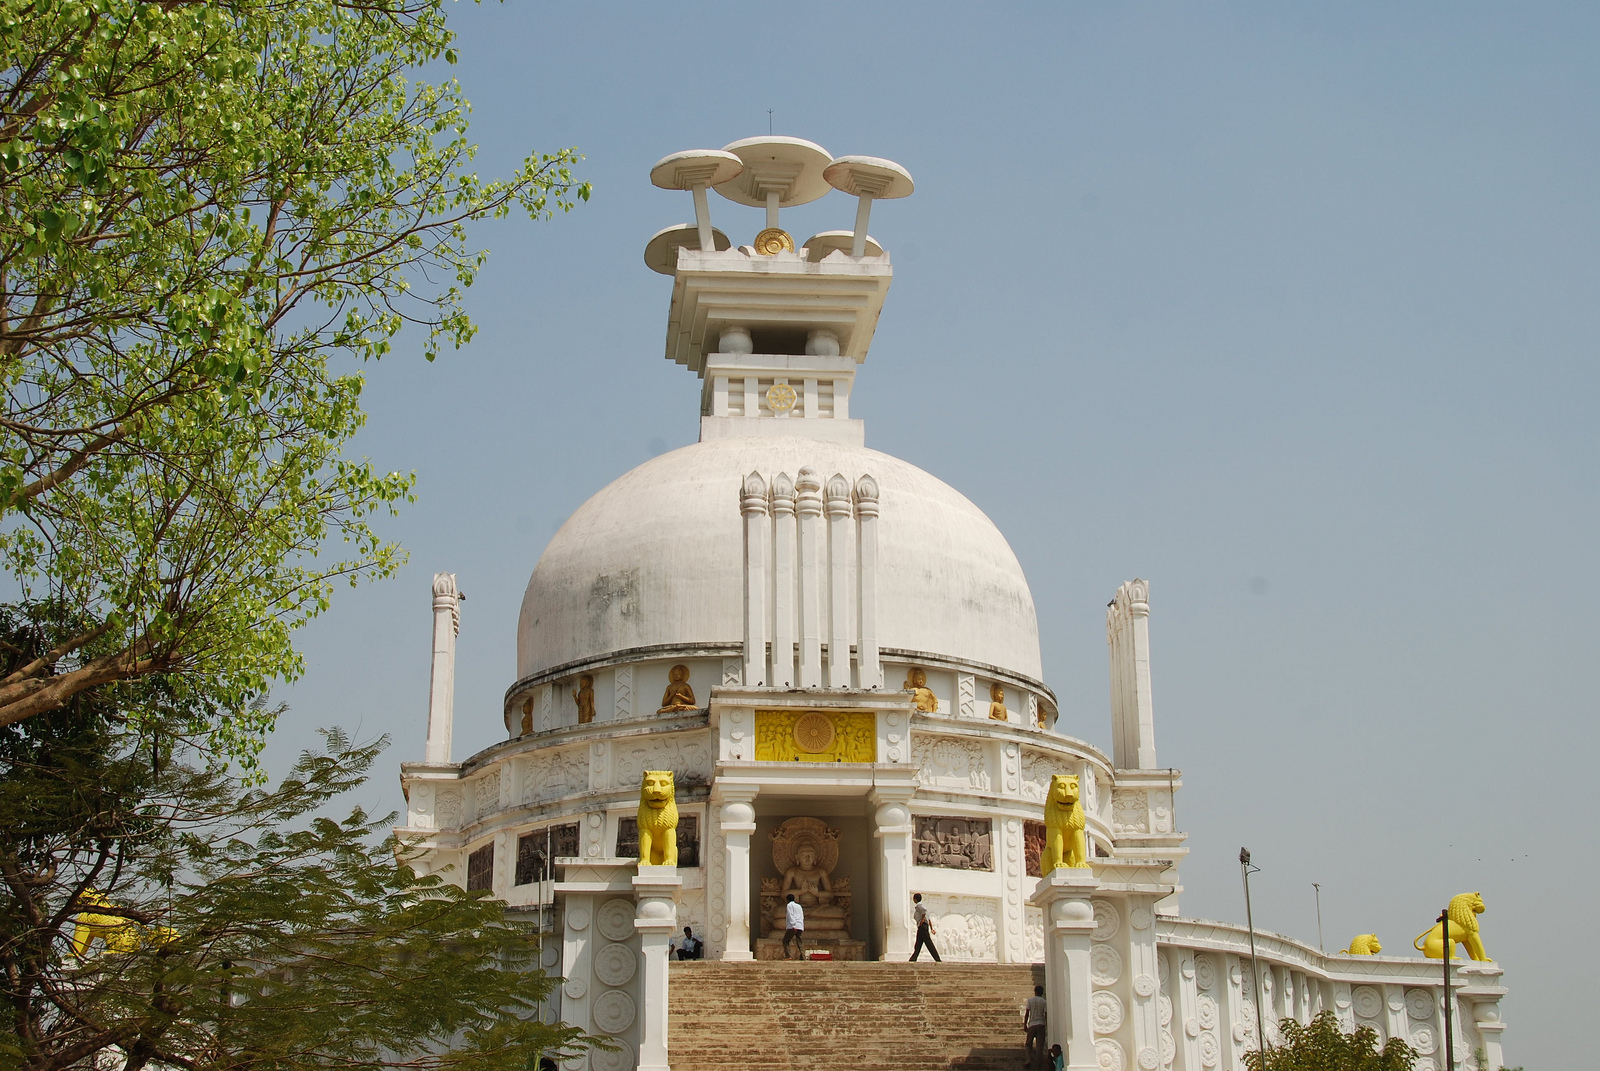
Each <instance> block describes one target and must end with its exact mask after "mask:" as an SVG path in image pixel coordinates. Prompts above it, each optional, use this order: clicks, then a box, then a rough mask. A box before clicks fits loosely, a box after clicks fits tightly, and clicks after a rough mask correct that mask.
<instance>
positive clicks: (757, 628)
mask: <svg viewBox="0 0 1600 1071" xmlns="http://www.w3.org/2000/svg"><path fill="white" fill-rule="evenodd" d="M739 512H740V513H742V514H743V515H744V680H745V683H747V684H750V685H759V684H761V683H763V682H765V681H766V679H767V532H768V529H769V525H768V524H767V481H766V480H763V479H762V478H761V474H760V473H759V472H752V473H750V475H748V476H746V477H745V478H744V493H743V494H742V495H741V496H740V497H739Z"/></svg>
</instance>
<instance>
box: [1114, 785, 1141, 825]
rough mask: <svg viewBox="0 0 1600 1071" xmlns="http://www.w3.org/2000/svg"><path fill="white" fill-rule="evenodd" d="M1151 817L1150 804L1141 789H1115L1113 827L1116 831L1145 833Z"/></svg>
mask: <svg viewBox="0 0 1600 1071" xmlns="http://www.w3.org/2000/svg"><path fill="white" fill-rule="evenodd" d="M1149 817H1150V804H1149V802H1148V800H1146V798H1145V793H1144V791H1143V790H1141V789H1113V790H1112V792H1111V828H1112V831H1113V832H1116V833H1143V832H1145V831H1146V829H1147V827H1148V823H1149Z"/></svg>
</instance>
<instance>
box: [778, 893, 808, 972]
mask: <svg viewBox="0 0 1600 1071" xmlns="http://www.w3.org/2000/svg"><path fill="white" fill-rule="evenodd" d="M783 924H784V926H786V927H788V928H787V929H785V930H784V931H783V958H784V959H788V958H789V942H790V941H793V942H794V947H795V951H796V952H798V953H799V954H800V958H801V959H805V958H806V912H805V909H804V908H802V907H801V906H800V904H799V903H798V902H797V901H796V900H795V898H794V893H790V894H789V895H788V896H787V897H785V899H784V905H783Z"/></svg>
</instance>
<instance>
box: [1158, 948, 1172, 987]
mask: <svg viewBox="0 0 1600 1071" xmlns="http://www.w3.org/2000/svg"><path fill="white" fill-rule="evenodd" d="M1156 977H1158V978H1160V979H1161V988H1162V989H1171V988H1172V968H1171V966H1170V965H1169V964H1168V963H1167V957H1166V956H1158V957H1157V959H1156Z"/></svg>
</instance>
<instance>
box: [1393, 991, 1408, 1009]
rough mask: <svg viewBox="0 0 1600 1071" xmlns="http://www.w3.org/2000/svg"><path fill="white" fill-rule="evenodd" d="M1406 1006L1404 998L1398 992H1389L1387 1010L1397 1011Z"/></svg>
mask: <svg viewBox="0 0 1600 1071" xmlns="http://www.w3.org/2000/svg"><path fill="white" fill-rule="evenodd" d="M1405 1006H1406V998H1405V997H1404V996H1403V995H1401V994H1400V993H1390V994H1389V1010H1390V1011H1399V1010H1400V1009H1401V1008H1404V1007H1405Z"/></svg>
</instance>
